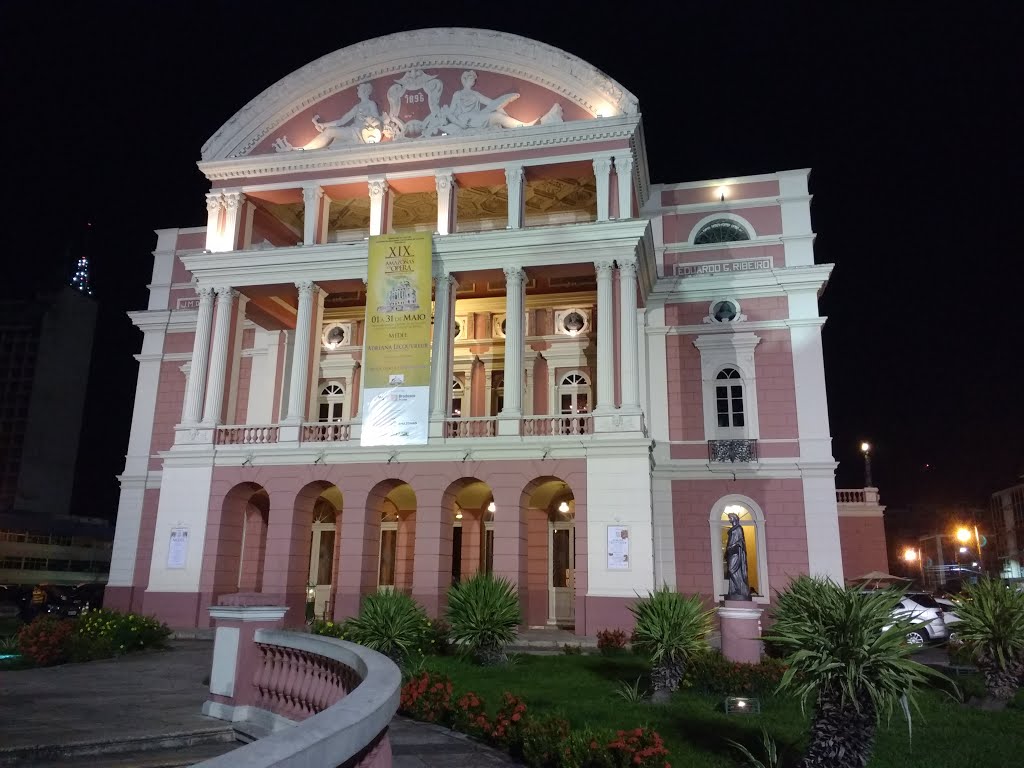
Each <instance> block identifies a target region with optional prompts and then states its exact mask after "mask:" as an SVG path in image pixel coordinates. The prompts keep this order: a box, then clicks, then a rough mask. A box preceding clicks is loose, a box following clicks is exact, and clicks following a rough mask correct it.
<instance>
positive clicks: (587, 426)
mask: <svg viewBox="0 0 1024 768" xmlns="http://www.w3.org/2000/svg"><path fill="white" fill-rule="evenodd" d="M593 433H594V417H593V415H592V414H589V413H587V414H576V415H573V416H542V417H532V418H531V417H527V418H525V419H523V420H522V422H521V427H520V434H521V435H522V436H523V437H538V436H543V437H547V436H549V435H591V434H593Z"/></svg>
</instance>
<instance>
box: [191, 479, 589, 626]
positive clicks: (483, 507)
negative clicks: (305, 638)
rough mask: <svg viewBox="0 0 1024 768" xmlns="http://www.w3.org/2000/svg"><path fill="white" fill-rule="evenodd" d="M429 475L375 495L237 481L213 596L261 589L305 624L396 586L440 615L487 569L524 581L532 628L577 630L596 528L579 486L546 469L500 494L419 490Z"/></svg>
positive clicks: (210, 580) (335, 486) (216, 553)
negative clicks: (456, 590) (460, 585)
mask: <svg viewBox="0 0 1024 768" xmlns="http://www.w3.org/2000/svg"><path fill="white" fill-rule="evenodd" d="M360 480H362V478H360ZM418 480H419V481H422V478H410V480H409V481H405V480H403V479H399V478H397V477H396V478H387V479H383V480H379V481H377V482H375V483H373V484H372V485H371V486H370V487H369V488H368V490H363V489H362V488H360V487H359V483H350V484H349V485H350V487H349V488H346V486H345V483H344V482H338V483H334V482H331V481H329V480H328V479H323V480H315V481H312V482H308V483H306V484H305V485H303V486H302V487H300V488H298V489H297V490H286V489H284V488H276V487H274V486H275V483H274V481H273V479H268V480H267V481H266V482H265V483H260V482H252V481H249V482H242V483H237V484H235V485H232V486H231V487H230V488H229V489H228V490H227V492H226V493H225V494H224V496H223V500H222V501H221V502H220V504H219V505H217V504H214V503H211V507H210V510H211V514H210V517H209V519H208V523H207V531H206V543H205V547H204V550H205V551H204V566H203V583H202V585H201V591H202V593H203V598H204V599H203V602H204V603H205V604H207V605H212V604H216V603H217V602H218V601H219V600H221V599H222V598H223V597H224V596H225V595H230V594H233V593H258V594H259V595H260V596H261V597H262V598H264V599H266V600H272V601H274V602H275V603H280V604H284V605H287V606H288V607H289V612H288V615H287V617H286V622H287V623H288V624H290V625H299V624H302V623H303V622H304V621H305V620H306V617H307V615H308V610H309V607H308V606H307V603H312V610H314V611H315V614H316V615H317V616H320V617H327V618H333V619H343V618H345V617H347V616H350V615H353V614H355V613H356V612H358V607H359V602H360V600H361V598H362V597H363V596H365V595H366V594H369V593H370V592H373V591H375V590H392V589H393V590H402V591H404V592H407V593H408V594H411V595H412V596H413V597H414V598H415V599H416V600H417V601H418V602H420V603H421V604H422V605H423V606H424V607H425V608H426V609H427V611H428V613H430V614H431V615H435V616H436V615H440V614H441V613H442V612H443V610H444V605H445V594H446V592H447V589H448V587H449V586H450V585H451V584H453V583H455V582H458V581H459V580H461V579H464V578H467V577H469V576H472V575H473V574H475V573H477V572H480V571H483V572H488V573H494V574H495V575H498V576H502V577H504V578H507V579H510V580H511V581H512V582H513V583H515V584H516V585H517V587H518V589H519V594H520V602H521V604H522V610H523V618H524V624H525V625H527V626H559V627H573V626H574V624H575V622H576V616H577V610H578V605H579V610H582V606H583V595H584V594H585V582H586V570H587V563H586V525H585V504H584V503H583V502H582V500H581V499H580V500H578V499H577V497H576V494H574V493H573V488H572V487H571V485H570V483H569V482H567V481H566V480H563V479H562V478H561V477H558V476H554V475H550V476H541V477H537V478H535V479H533V480H530V481H529V482H525V483H523V482H522V481H520V483H519V484H518V493H514V492H512V491H513V489H512V488H509V487H508V483H509V478H508V477H507V476H502V477H501V478H500V480H501V482H502V483H503V485H504V486H505V487H502V488H500V489H499V488H495V487H492V485H491V484H490V483H488V482H487V481H485V480H484V479H480V478H478V477H461V478H458V479H457V480H454V481H452V482H449V483H448V484H447V485H446V486H445V487H444V488H443V489H441V492H440V493H438V492H437V490H438V489H437V488H436V487H435V488H431V489H425V488H421V489H420V492H419V493H418V492H417V486H422V485H423V483H422V482H418ZM431 480H432V481H434V482H430V483H429V485H431V486H437V482H436V479H435V478H431ZM364 485H365V483H364ZM211 502H213V500H211ZM218 512H219V514H217V513H218ZM577 522H579V523H581V524H580V525H579V526H577ZM250 599H253V598H250ZM282 601H283V602H282Z"/></svg>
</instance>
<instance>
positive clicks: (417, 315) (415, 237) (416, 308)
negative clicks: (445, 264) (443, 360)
mask: <svg viewBox="0 0 1024 768" xmlns="http://www.w3.org/2000/svg"><path fill="white" fill-rule="evenodd" d="M432 251H433V238H432V236H431V233H429V232H413V233H408V234H401V235H374V236H371V237H370V258H369V274H368V275H367V281H366V359H364V360H363V382H364V383H363V397H364V398H365V400H366V407H365V408H363V409H362V411H363V426H362V437H361V440H360V444H361V445H367V446H372V445H426V443H427V430H428V423H429V420H430V336H431V330H432V329H431V321H430V288H431V269H432V267H431V260H432V256H433V253H432Z"/></svg>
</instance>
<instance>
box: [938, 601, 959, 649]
mask: <svg viewBox="0 0 1024 768" xmlns="http://www.w3.org/2000/svg"><path fill="white" fill-rule="evenodd" d="M935 602H936V603H938V604H939V605H940V606H942V620H943V621H944V622H945V623H946V630H947V632H948V634H949V637H948V640H949V642H951V643H955V642H956V639H957V638H956V629H955V625H956V624H957V623H959V621H960V617H959V616H958V615H957V613H956V608H957V606H956V603H954V602H953V601H952V600H947V599H946V598H944V597H936V598H935Z"/></svg>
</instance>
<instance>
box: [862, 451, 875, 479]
mask: <svg viewBox="0 0 1024 768" xmlns="http://www.w3.org/2000/svg"><path fill="white" fill-rule="evenodd" d="M860 452H861V453H863V454H864V487H865V488H874V487H875V485H874V483H872V482H871V443H867V442H865V443H861V444H860Z"/></svg>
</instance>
